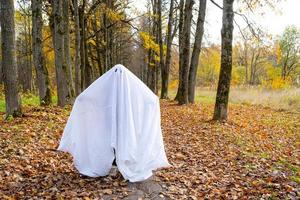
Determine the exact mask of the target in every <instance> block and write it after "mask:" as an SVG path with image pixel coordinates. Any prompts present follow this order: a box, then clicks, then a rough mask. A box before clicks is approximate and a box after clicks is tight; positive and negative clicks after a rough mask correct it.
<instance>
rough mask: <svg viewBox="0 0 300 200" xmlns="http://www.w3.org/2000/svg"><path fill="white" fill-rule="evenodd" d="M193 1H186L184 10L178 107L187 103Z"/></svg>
mask: <svg viewBox="0 0 300 200" xmlns="http://www.w3.org/2000/svg"><path fill="white" fill-rule="evenodd" d="M193 4H194V1H193V0H187V1H186V2H185V8H184V24H183V30H182V34H183V41H182V42H183V45H182V47H183V49H182V63H181V64H182V67H181V80H179V81H181V84H180V85H181V92H180V94H179V96H178V103H179V104H180V105H182V104H187V103H188V82H189V68H190V37H191V23H192V17H193V15H192V12H193Z"/></svg>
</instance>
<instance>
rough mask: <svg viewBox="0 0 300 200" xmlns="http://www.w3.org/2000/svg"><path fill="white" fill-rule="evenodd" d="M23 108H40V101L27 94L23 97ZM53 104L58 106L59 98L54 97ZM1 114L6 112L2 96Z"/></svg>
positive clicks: (36, 97) (0, 96)
mask: <svg viewBox="0 0 300 200" xmlns="http://www.w3.org/2000/svg"><path fill="white" fill-rule="evenodd" d="M21 103H22V106H39V105H40V99H39V97H38V96H37V95H34V94H31V93H26V94H22V95H21ZM52 104H53V105H56V104H57V96H52ZM0 112H5V99H4V96H3V95H0Z"/></svg>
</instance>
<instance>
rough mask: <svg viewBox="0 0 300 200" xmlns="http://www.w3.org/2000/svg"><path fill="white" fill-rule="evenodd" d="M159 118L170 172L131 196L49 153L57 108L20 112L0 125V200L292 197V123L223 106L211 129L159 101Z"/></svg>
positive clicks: (203, 108)
mask: <svg viewBox="0 0 300 200" xmlns="http://www.w3.org/2000/svg"><path fill="white" fill-rule="evenodd" d="M161 112H162V117H161V120H162V129H163V136H164V142H165V147H166V152H167V156H168V159H169V161H170V164H171V165H172V166H171V167H169V168H165V169H161V170H158V171H157V172H156V176H155V177H154V178H153V181H152V183H151V184H148V185H147V186H143V187H141V186H139V187H138V188H135V187H132V184H128V182H126V181H124V179H123V178H122V177H121V175H120V174H119V173H118V172H117V171H116V172H115V173H111V174H110V175H109V176H107V177H102V178H87V177H84V176H81V175H80V174H78V172H77V171H76V170H75V169H74V167H73V162H72V157H71V156H70V155H69V154H66V153H62V152H56V151H55V149H56V147H57V145H58V141H59V139H60V137H61V133H62V131H63V128H64V126H65V123H66V120H67V117H68V112H66V111H65V110H62V109H61V108H56V107H42V108H40V107H37V108H30V109H29V110H28V109H27V110H26V109H25V115H26V117H24V118H20V119H13V120H12V121H9V122H3V121H0V198H1V199H16V198H18V199H23V198H32V197H36V198H41V199H42V198H50V199H51V198H54V199H65V198H68V199H76V198H77V199H86V200H89V199H96V198H108V199H122V198H124V197H128V198H129V197H130V198H133V199H144V198H146V197H145V196H147V195H150V193H146V192H145V191H150V190H151V191H155V192H153V194H155V197H157V198H161V199H163V198H170V199H205V198H206V199H247V198H253V199H256V198H261V197H269V196H270V195H274V198H275V197H276V198H278V199H284V198H285V197H287V196H289V197H291V198H294V197H295V195H297V194H296V192H297V191H299V188H300V187H299V183H298V182H297V180H299V173H300V172H299V168H298V166H297V165H298V164H299V161H298V160H299V159H298V156H299V154H298V153H297V152H298V151H297V149H299V148H297V145H298V146H299V141H298V139H297V138H299V132H300V130H299V128H300V127H299V125H298V119H299V116H297V115H294V114H290V113H285V112H277V111H274V110H271V109H267V108H261V107H258V106H249V105H230V113H229V116H230V120H229V121H228V122H226V123H219V122H213V121H211V116H212V112H213V105H212V104H205V105H197V104H196V105H187V106H177V105H176V104H175V103H172V102H168V101H162V103H161ZM281 158H284V161H281V162H279V161H280V160H281ZM153 182H155V183H156V184H158V183H159V185H158V186H157V185H156V186H153ZM141 188H143V189H144V190H142V189H141ZM136 190H137V191H138V192H136ZM151 193H152V192H151ZM153 194H152V195H153ZM153 199H154V198H153ZM295 199H296V197H295Z"/></svg>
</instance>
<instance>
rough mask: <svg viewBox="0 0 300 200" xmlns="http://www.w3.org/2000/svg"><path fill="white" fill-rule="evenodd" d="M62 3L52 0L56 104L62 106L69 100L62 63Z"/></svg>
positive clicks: (65, 74) (65, 71)
mask: <svg viewBox="0 0 300 200" xmlns="http://www.w3.org/2000/svg"><path fill="white" fill-rule="evenodd" d="M62 3H63V2H62V0H53V12H54V41H55V42H54V43H55V45H54V47H55V48H54V49H55V69H56V83H57V97H58V101H57V104H58V105H59V106H64V105H66V104H68V103H69V101H70V95H69V89H68V81H67V66H66V65H65V63H64V56H65V55H64V27H63V25H64V23H63V15H62Z"/></svg>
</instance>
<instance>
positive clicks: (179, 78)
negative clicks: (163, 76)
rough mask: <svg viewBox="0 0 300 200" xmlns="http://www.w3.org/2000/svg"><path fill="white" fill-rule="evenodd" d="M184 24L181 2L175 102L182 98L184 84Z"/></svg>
mask: <svg viewBox="0 0 300 200" xmlns="http://www.w3.org/2000/svg"><path fill="white" fill-rule="evenodd" d="M183 24H184V0H180V2H179V25H178V26H179V27H178V28H179V31H178V32H179V33H178V35H179V36H178V43H179V72H178V74H179V75H178V89H177V94H176V97H175V99H174V100H178V97H179V96H181V95H182V94H181V92H182V89H181V87H182V86H181V83H182V49H183V34H182V33H183V32H182V31H183Z"/></svg>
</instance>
